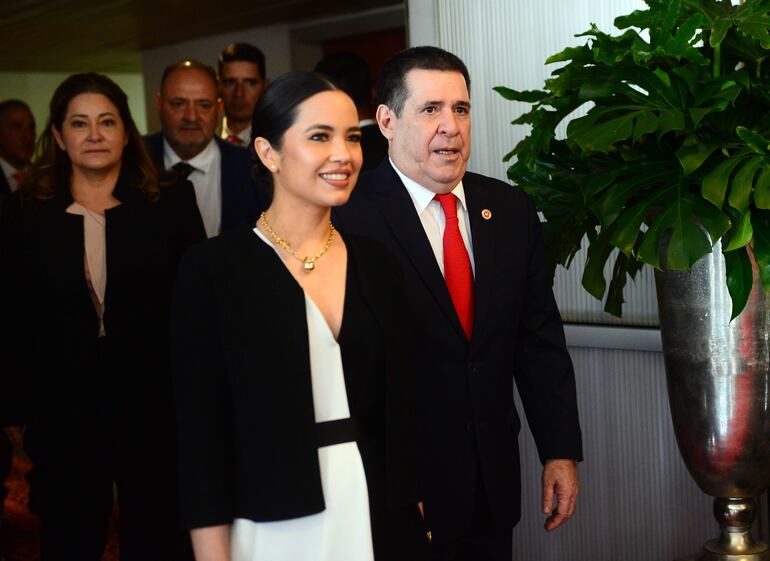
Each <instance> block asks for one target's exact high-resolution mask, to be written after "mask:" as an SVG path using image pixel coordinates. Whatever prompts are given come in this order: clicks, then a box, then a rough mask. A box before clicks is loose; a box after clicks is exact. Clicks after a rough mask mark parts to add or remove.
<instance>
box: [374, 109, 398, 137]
mask: <svg viewBox="0 0 770 561" xmlns="http://www.w3.org/2000/svg"><path fill="white" fill-rule="evenodd" d="M376 117H377V124H378V125H379V126H380V132H381V133H382V136H384V137H385V138H387V139H388V140H393V135H394V131H393V127H394V125H395V121H396V119H397V117H396V115H395V113H393V111H391V109H390V107H388V106H387V105H383V104H380V105H378V106H377V113H376Z"/></svg>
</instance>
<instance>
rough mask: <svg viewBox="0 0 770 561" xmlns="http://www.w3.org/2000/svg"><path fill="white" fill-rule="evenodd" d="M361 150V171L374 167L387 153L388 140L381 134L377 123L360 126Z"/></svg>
mask: <svg viewBox="0 0 770 561" xmlns="http://www.w3.org/2000/svg"><path fill="white" fill-rule="evenodd" d="M361 152H363V155H364V165H363V166H361V171H362V172H364V171H371V170H373V169H375V168H376V167H377V166H379V165H380V163H381V162H382V160H383V158H385V157H386V156H387V155H388V140H387V139H386V138H385V137H384V136H382V133H381V132H380V127H379V125H377V123H375V124H373V125H366V126H365V127H361Z"/></svg>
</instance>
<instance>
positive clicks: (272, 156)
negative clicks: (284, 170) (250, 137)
mask: <svg viewBox="0 0 770 561" xmlns="http://www.w3.org/2000/svg"><path fill="white" fill-rule="evenodd" d="M254 151H255V152H256V153H257V157H258V158H259V161H260V162H262V165H263V166H265V167H266V168H267V169H268V170H270V171H271V172H272V173H277V172H278V171H279V169H280V168H279V165H280V163H281V162H280V158H279V154H278V152H277V151H276V150H274V149H273V145H272V144H270V141H268V140H267V139H266V138H263V137H261V136H258V137H257V138H255V139H254Z"/></svg>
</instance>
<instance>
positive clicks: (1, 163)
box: [0, 158, 21, 177]
mask: <svg viewBox="0 0 770 561" xmlns="http://www.w3.org/2000/svg"><path fill="white" fill-rule="evenodd" d="M0 168H2V170H3V175H5V177H13V174H14V173H17V172H19V171H21V170H20V169H16V168H15V167H13V166H12V165H11V164H9V163H8V162H6V161H5V160H4V159H3V158H0Z"/></svg>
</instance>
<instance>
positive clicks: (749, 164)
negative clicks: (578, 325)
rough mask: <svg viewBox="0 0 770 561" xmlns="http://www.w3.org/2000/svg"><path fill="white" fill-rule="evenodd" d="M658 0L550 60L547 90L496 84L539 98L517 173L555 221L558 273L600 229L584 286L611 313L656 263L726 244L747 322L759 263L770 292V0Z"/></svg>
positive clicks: (735, 309)
mask: <svg viewBox="0 0 770 561" xmlns="http://www.w3.org/2000/svg"><path fill="white" fill-rule="evenodd" d="M645 3H646V4H647V9H646V10H638V11H635V12H633V13H631V14H629V15H626V16H622V17H618V18H617V19H616V20H615V26H616V27H617V28H618V29H620V30H624V31H623V32H622V33H621V34H619V35H610V34H607V33H604V32H602V31H600V30H599V29H598V28H597V27H596V26H595V25H592V26H591V29H589V30H588V31H586V32H585V33H583V34H581V35H580V37H587V38H588V39H587V42H586V44H585V45H583V46H580V47H570V48H566V49H565V50H563V51H562V52H560V53H558V54H556V55H554V56H552V57H550V58H549V59H548V60H547V61H546V63H564V64H562V65H560V66H559V67H558V68H557V69H556V70H554V71H553V73H552V74H551V78H550V79H548V80H546V82H545V86H544V88H543V90H542V91H517V90H513V89H509V88H506V87H497V88H495V90H496V91H497V92H499V93H500V94H501V95H502V96H503V97H505V98H506V99H509V100H515V101H520V102H526V103H528V104H531V107H530V109H529V111H528V112H526V113H525V114H523V115H522V116H521V117H519V118H518V119H516V120H515V121H513V124H514V125H530V126H531V132H530V134H529V135H528V136H527V137H526V138H525V139H524V140H522V141H521V142H520V143H519V144H518V145H517V146H516V147H515V148H514V149H513V150H512V151H511V152H510V153H509V154H508V155H507V156H505V161H509V160H511V159H513V158H514V157H515V163H513V165H511V166H510V168H509V169H508V177H509V178H510V179H511V180H513V182H514V183H516V184H517V185H518V186H519V187H520V188H522V189H523V190H524V191H526V192H527V193H528V194H529V195H530V196H531V197H532V198H533V200H534V202H535V205H536V207H537V208H538V210H540V211H541V212H542V213H543V215H544V217H545V220H546V222H545V224H544V231H545V236H546V251H547V253H548V259H549V262H550V264H551V267H552V268H551V273H552V274H553V273H554V272H555V267H556V265H557V264H561V265H563V266H565V267H566V266H569V264H570V262H571V261H572V260H573V258H574V257H575V255H576V254H577V253H578V251H579V250H580V248H581V241H582V239H583V238H584V236H587V237H588V242H589V246H588V251H587V258H586V265H585V272H584V274H583V279H582V284H583V286H584V287H585V289H586V290H587V291H588V292H590V293H591V294H592V295H593V296H595V297H596V298H598V299H605V310H606V311H608V312H610V313H612V314H615V315H620V313H621V306H622V303H623V288H624V286H625V284H626V281H627V279H628V278H629V277H630V278H632V279H633V278H634V277H635V275H636V274H637V272H638V271H639V270H640V269H641V267H642V266H643V265H644V264H645V263H647V264H649V265H652V266H654V267H657V268H663V269H683V270H687V269H689V268H690V267H691V266H692V265H693V264H694V263H695V262H696V261H698V260H699V259H700V258H701V257H703V256H704V255H705V254H707V253H709V252H710V251H712V248H713V246H714V245H715V244H716V243H717V242H718V241H720V240H721V248H722V251H723V252H724V255H725V260H726V270H727V285H728V289H729V292H730V295H731V298H732V303H733V306H732V316H733V317H735V316H737V315H738V313H740V311H741V310H742V309H743V307H744V305H745V303H746V300H747V298H748V295H749V292H750V291H751V287H752V260H754V261H755V262H756V264H757V265H758V267H759V270H760V278H761V282H762V285H763V287H764V288H765V289H770V60H766V59H767V58H768V55H770V50H768V49H770V34H769V33H768V28H770V15H769V13H770V1H769V0H746V2H745V3H744V4H741V5H733V4H732V3H731V2H730V1H729V0H645ZM586 109H588V111H587V113H586V112H585V110H586ZM575 115H582V116H579V117H575ZM567 119H571V120H570V121H569V124H568V126H567V129H566V137H565V138H558V137H557V127H558V126H559V124H560V123H562V122H563V121H565V120H567ZM614 248H617V249H618V250H619V251H617V252H615V251H613V250H614ZM610 259H613V260H614V262H613V264H612V273H611V278H610V279H609V288H608V287H607V280H606V279H605V275H604V269H605V265H606V263H607V261H608V260H610Z"/></svg>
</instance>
